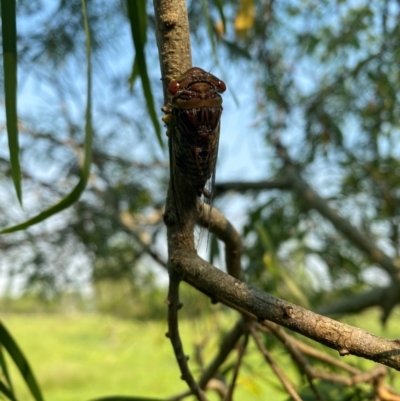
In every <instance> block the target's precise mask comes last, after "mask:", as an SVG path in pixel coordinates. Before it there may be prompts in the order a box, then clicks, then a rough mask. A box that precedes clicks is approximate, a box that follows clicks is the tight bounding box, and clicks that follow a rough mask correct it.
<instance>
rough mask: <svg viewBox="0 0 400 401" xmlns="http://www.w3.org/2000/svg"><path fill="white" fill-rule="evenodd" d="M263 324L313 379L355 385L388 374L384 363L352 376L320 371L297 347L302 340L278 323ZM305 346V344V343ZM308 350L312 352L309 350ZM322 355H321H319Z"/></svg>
mask: <svg viewBox="0 0 400 401" xmlns="http://www.w3.org/2000/svg"><path fill="white" fill-rule="evenodd" d="M263 325H264V326H266V327H267V328H268V330H269V331H270V332H271V333H273V334H274V336H275V337H276V338H277V339H278V340H280V341H281V343H282V344H283V345H284V346H285V348H286V349H287V350H288V351H289V353H290V354H291V355H292V357H293V359H294V360H295V361H296V362H297V363H298V365H299V366H300V368H301V369H302V370H303V371H304V373H305V374H306V375H307V376H308V377H309V378H311V379H322V380H325V381H330V382H332V383H339V384H342V385H345V386H353V385H354V384H356V383H361V382H366V383H368V382H373V381H374V380H376V379H377V378H378V377H380V376H382V375H383V376H385V375H386V367H385V366H382V365H377V366H376V367H375V368H373V369H372V370H370V371H368V372H360V371H358V370H355V371H354V370H353V369H352V370H353V372H354V374H353V376H351V377H347V376H343V375H339V374H336V373H331V372H324V371H320V370H318V369H315V368H313V367H312V366H311V365H310V364H309V362H308V361H307V359H306V358H305V357H304V355H303V354H302V352H301V351H300V347H297V344H299V343H300V342H299V341H298V340H296V339H294V338H293V337H292V336H290V335H289V334H287V333H285V331H284V330H283V329H282V328H281V327H279V326H278V325H276V324H274V323H271V322H268V321H264V322H263ZM303 346H304V344H303ZM308 352H310V351H309V350H308ZM315 355H317V353H316V352H315V353H314V356H315ZM319 356H321V355H319ZM321 360H325V361H326V362H328V361H329V362H331V361H330V360H329V356H328V355H325V357H324V358H323V359H322V358H321ZM335 365H336V366H338V364H337V363H335ZM346 370H347V371H349V370H350V369H349V367H346Z"/></svg>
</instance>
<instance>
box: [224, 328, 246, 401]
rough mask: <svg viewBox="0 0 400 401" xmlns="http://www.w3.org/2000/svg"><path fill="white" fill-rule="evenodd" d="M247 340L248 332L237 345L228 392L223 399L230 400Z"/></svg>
mask: <svg viewBox="0 0 400 401" xmlns="http://www.w3.org/2000/svg"><path fill="white" fill-rule="evenodd" d="M248 340H249V334H248V333H246V334H245V336H244V339H243V344H241V345H239V350H238V358H237V361H236V364H235V369H234V371H233V377H232V382H231V385H230V386H229V389H228V393H227V394H226V396H225V399H224V400H225V401H232V397H233V391H234V390H235V384H236V380H237V378H238V375H239V369H240V366H241V364H242V360H243V356H244V353H245V351H246V347H247V343H248Z"/></svg>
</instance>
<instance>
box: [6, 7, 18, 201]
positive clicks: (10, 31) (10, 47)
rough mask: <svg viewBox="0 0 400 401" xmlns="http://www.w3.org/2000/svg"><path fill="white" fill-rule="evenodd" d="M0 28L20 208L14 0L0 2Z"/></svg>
mask: <svg viewBox="0 0 400 401" xmlns="http://www.w3.org/2000/svg"><path fill="white" fill-rule="evenodd" d="M1 27H2V35H3V68H4V96H5V106H6V126H7V135H8V148H9V152H10V162H11V175H12V179H13V182H14V187H15V191H16V193H17V197H18V200H19V203H20V204H21V206H22V191H21V166H20V164H19V142H18V116H17V22H16V1H15V0H7V1H1Z"/></svg>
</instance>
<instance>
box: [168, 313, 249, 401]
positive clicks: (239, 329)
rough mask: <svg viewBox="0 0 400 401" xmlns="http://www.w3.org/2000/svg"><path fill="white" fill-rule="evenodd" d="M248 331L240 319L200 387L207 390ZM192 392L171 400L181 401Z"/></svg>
mask: <svg viewBox="0 0 400 401" xmlns="http://www.w3.org/2000/svg"><path fill="white" fill-rule="evenodd" d="M245 330H246V326H245V324H244V322H243V319H240V320H239V321H238V322H237V323H236V324H235V326H234V327H233V328H232V330H231V331H229V332H228V333H227V334H226V335H225V337H224V339H223V340H222V342H221V344H220V346H219V350H218V353H217V355H216V356H215V357H214V359H213V360H212V362H211V363H210V364H209V365H208V367H207V368H206V369H205V370H204V372H203V373H202V375H201V377H200V380H199V387H200V388H202V389H205V388H206V387H207V384H208V383H209V382H210V381H211V380H212V378H213V377H214V376H215V375H216V373H217V371H218V369H219V367H220V366H221V365H222V364H223V363H224V362H225V361H226V358H227V357H228V356H229V354H230V353H231V351H232V350H233V349H234V348H235V346H236V344H237V342H238V341H239V339H240V337H241V336H242V335H243V333H244V332H245ZM191 394H192V393H191V391H185V392H183V393H181V394H178V395H175V396H173V397H171V398H170V399H171V400H181V399H183V398H185V397H187V396H189V395H191Z"/></svg>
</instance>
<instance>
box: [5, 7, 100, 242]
mask: <svg viewBox="0 0 400 401" xmlns="http://www.w3.org/2000/svg"><path fill="white" fill-rule="evenodd" d="M2 4H3V2H2ZM82 12H83V17H84V24H85V33H86V57H87V101H86V124H85V143H84V160H83V166H82V172H81V176H80V179H79V182H78V184H77V185H76V186H75V188H74V189H73V190H72V192H71V193H70V194H68V195H67V196H66V197H65V198H63V199H62V200H61V201H59V202H58V203H56V204H55V205H53V206H51V207H50V208H48V209H46V210H44V211H43V212H41V213H39V214H38V215H36V216H35V217H32V218H31V219H29V220H27V221H25V222H23V223H21V224H17V225H15V226H12V227H8V228H5V229H3V230H1V231H0V234H8V233H13V232H15V231H20V230H25V229H26V228H28V227H30V226H32V225H34V224H37V223H40V222H42V221H44V220H46V219H47V218H49V217H51V216H53V215H55V214H57V213H59V212H61V211H62V210H64V209H66V208H68V207H69V206H71V205H72V204H73V203H74V202H76V201H77V200H78V199H79V198H80V196H81V195H82V192H83V191H84V189H85V188H86V184H87V182H88V179H89V174H90V164H91V159H92V140H93V128H92V64H91V50H90V32H89V24H88V18H87V12H86V2H85V0H82Z"/></svg>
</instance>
